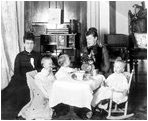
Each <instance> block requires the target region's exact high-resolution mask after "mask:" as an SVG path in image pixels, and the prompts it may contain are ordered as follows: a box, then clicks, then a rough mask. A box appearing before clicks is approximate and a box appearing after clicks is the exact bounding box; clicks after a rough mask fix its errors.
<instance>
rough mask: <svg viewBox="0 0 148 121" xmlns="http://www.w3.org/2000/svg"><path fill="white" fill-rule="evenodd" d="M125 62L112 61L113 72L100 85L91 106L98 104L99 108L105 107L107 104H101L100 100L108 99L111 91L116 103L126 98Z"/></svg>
mask: <svg viewBox="0 0 148 121" xmlns="http://www.w3.org/2000/svg"><path fill="white" fill-rule="evenodd" d="M125 66H126V64H125V62H124V61H123V60H116V61H115V62H114V73H113V74H111V75H110V76H109V77H108V78H107V79H106V81H105V85H104V86H102V87H101V88H100V89H99V90H98V91H97V92H96V93H95V94H94V97H93V100H92V106H93V107H95V106H96V105H97V104H98V107H99V108H104V109H106V108H107V106H108V105H101V102H102V101H103V100H105V99H109V98H111V96H112V91H114V93H113V101H114V102H116V103H117V104H120V103H122V102H125V101H126V100H127V91H128V88H129V87H128V80H127V79H126V76H125V75H124V69H125Z"/></svg>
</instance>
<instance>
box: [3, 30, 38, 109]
mask: <svg viewBox="0 0 148 121" xmlns="http://www.w3.org/2000/svg"><path fill="white" fill-rule="evenodd" d="M33 48H34V35H33V33H30V32H26V33H25V36H24V51H22V52H20V53H18V55H17V56H16V58H15V65H14V75H13V76H12V78H11V81H10V83H9V85H8V86H7V87H6V88H5V89H4V90H3V91H2V96H3V95H7V96H4V97H5V99H9V98H10V96H14V95H16V102H17V107H18V108H20V109H21V108H22V107H23V106H24V105H25V104H26V103H27V102H28V101H29V100H30V94H29V88H28V86H27V81H26V73H27V72H29V71H33V70H37V71H39V70H40V68H41V64H40V54H39V53H36V52H35V51H33Z"/></svg>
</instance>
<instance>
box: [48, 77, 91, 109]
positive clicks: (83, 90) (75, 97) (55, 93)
mask: <svg viewBox="0 0 148 121" xmlns="http://www.w3.org/2000/svg"><path fill="white" fill-rule="evenodd" d="M90 84H91V81H77V80H73V79H71V78H70V77H69V78H61V79H60V80H56V81H55V83H54V84H53V89H52V93H51V97H50V98H49V106H50V107H54V106H56V105H57V104H59V103H64V104H68V105H71V106H76V107H81V108H82V107H86V108H88V109H90V110H91V101H92V98H93V95H92V93H93V92H92V89H91V86H90Z"/></svg>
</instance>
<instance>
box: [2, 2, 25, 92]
mask: <svg viewBox="0 0 148 121" xmlns="http://www.w3.org/2000/svg"><path fill="white" fill-rule="evenodd" d="M20 2H22V1H20ZM22 3H23V2H22ZM21 5H22V4H21ZM18 6H19V4H17V2H16V1H2V2H1V90H2V89H4V88H5V87H6V86H7V85H8V83H9V82H10V80H11V76H12V75H13V72H14V60H15V57H16V55H17V54H18V53H19V52H20V50H21V47H20V45H21V43H22V39H21V40H20V38H22V36H23V35H22V32H23V31H20V26H22V25H23V26H24V24H22V22H20V21H21V20H20V19H24V18H21V17H20V16H19V15H18V13H19V12H18V11H19V9H18V8H19V7H18ZM21 9H22V8H21ZM20 32H21V34H20Z"/></svg>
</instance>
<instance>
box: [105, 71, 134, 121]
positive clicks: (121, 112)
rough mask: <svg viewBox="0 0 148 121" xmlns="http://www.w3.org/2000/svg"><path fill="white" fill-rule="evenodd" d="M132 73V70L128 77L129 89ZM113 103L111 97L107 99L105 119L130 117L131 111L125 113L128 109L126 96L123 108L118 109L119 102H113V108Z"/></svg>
mask: <svg viewBox="0 0 148 121" xmlns="http://www.w3.org/2000/svg"><path fill="white" fill-rule="evenodd" d="M133 73H134V70H132V72H131V74H130V78H129V89H130V85H131V81H132V77H133ZM129 89H128V94H129ZM113 93H114V92H113ZM128 96H129V95H128ZM113 103H115V102H113V99H112V98H111V99H110V101H109V109H108V110H106V111H107V112H108V115H107V117H106V118H107V119H111V120H119V119H126V118H129V117H131V116H133V115H134V114H133V113H132V114H127V110H128V98H127V100H126V101H125V106H124V108H123V109H120V108H119V107H118V106H119V104H116V103H115V106H114V109H113ZM112 114H116V115H112Z"/></svg>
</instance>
